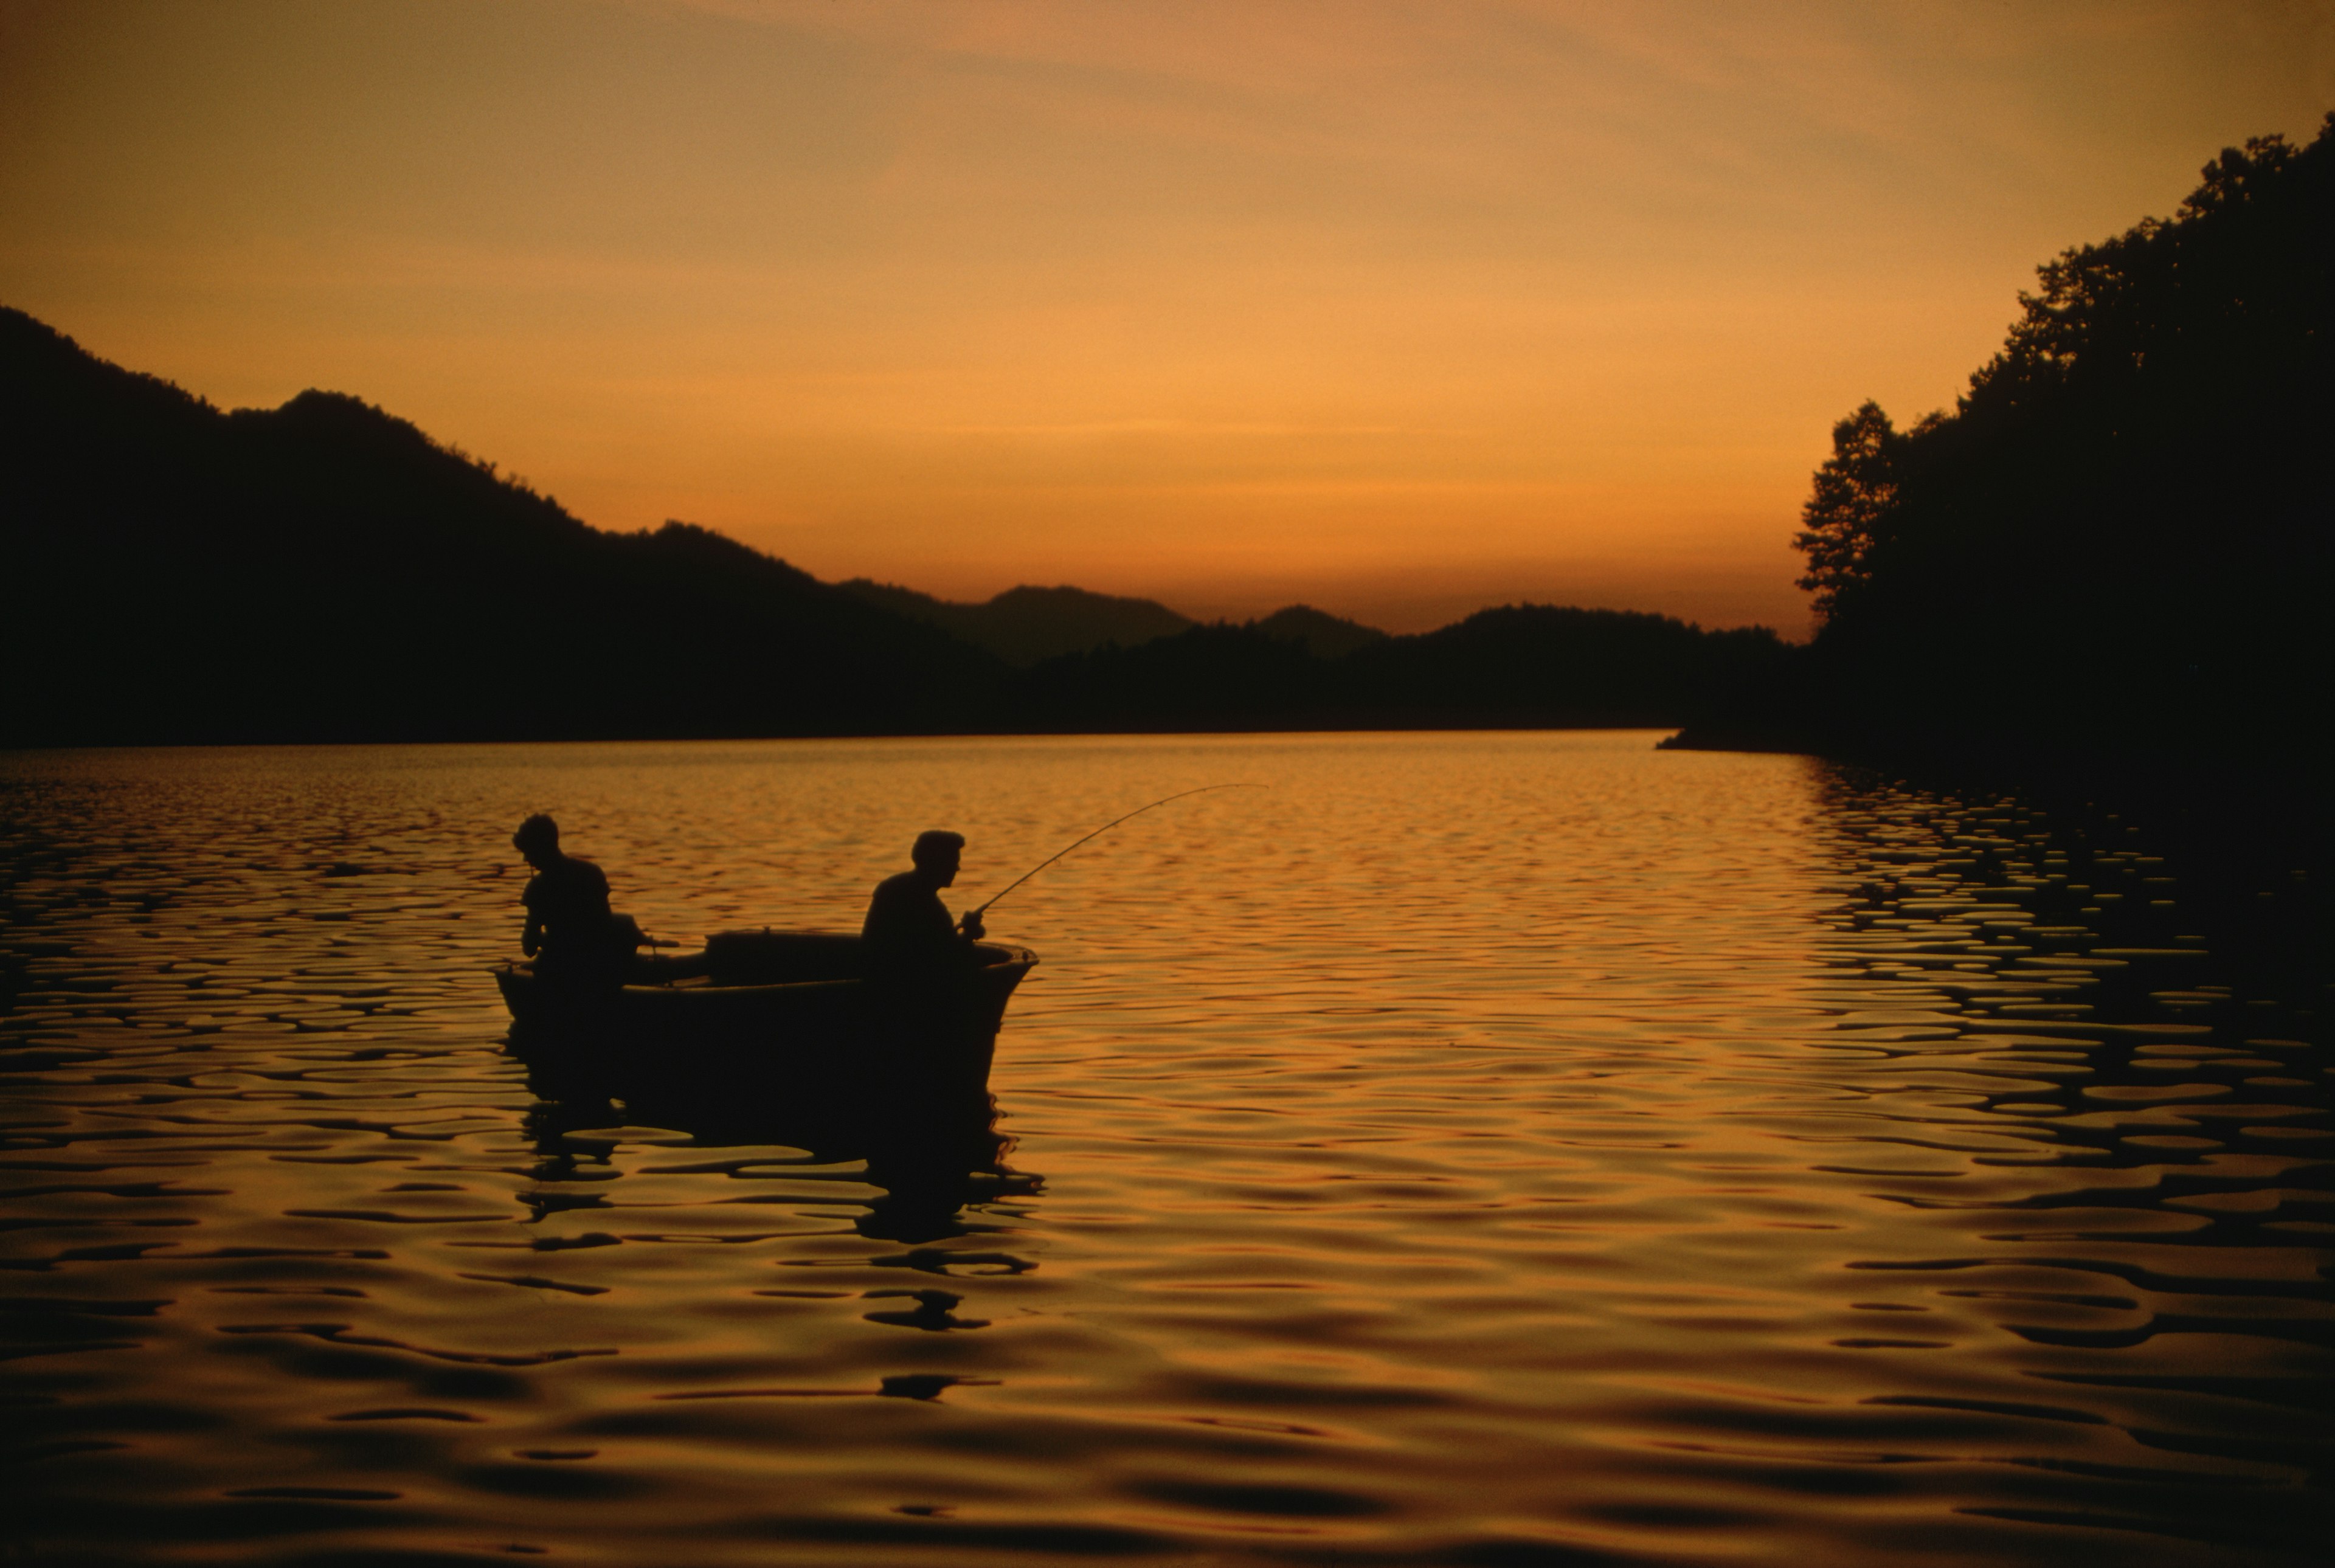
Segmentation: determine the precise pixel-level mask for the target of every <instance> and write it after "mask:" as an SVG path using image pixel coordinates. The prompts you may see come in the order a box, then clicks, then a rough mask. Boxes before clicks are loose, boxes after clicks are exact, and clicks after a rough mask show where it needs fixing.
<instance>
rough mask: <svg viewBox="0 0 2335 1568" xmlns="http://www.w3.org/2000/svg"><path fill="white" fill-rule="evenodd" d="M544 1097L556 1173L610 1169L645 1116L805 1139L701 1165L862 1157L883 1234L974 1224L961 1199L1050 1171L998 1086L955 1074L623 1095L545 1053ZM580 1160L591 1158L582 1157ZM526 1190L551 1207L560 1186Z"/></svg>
mask: <svg viewBox="0 0 2335 1568" xmlns="http://www.w3.org/2000/svg"><path fill="white" fill-rule="evenodd" d="M526 1071H527V1084H528V1090H529V1092H531V1093H533V1094H534V1095H535V1096H536V1097H537V1103H536V1104H535V1105H534V1106H533V1107H531V1108H529V1109H528V1113H527V1127H528V1132H529V1134H530V1136H531V1137H533V1139H534V1143H535V1148H536V1152H537V1154H538V1156H539V1157H540V1159H539V1163H538V1165H537V1166H536V1177H537V1179H538V1181H539V1182H542V1183H544V1184H547V1185H550V1184H557V1183H562V1182H576V1181H587V1182H588V1181H595V1180H601V1179H605V1177H606V1172H605V1170H603V1169H601V1168H599V1167H600V1166H605V1165H606V1153H607V1151H608V1150H609V1149H611V1148H612V1147H615V1144H617V1143H619V1142H621V1141H622V1137H623V1135H622V1133H612V1132H610V1131H608V1130H607V1129H611V1128H642V1127H645V1128H649V1129H652V1130H653V1131H654V1132H655V1133H677V1134H680V1135H682V1136H683V1137H686V1138H687V1139H688V1140H689V1141H690V1142H691V1143H692V1144H693V1145H694V1146H696V1147H702V1148H708V1149H720V1148H736V1147H750V1148H757V1149H770V1148H779V1149H789V1148H790V1149H796V1150H799V1151H801V1152H800V1154H799V1156H797V1157H795V1158H793V1159H791V1160H789V1159H785V1158H779V1159H772V1158H770V1157H767V1156H760V1155H758V1156H755V1157H750V1158H748V1159H746V1160H744V1161H740V1162H732V1163H727V1164H725V1163H722V1162H721V1161H715V1162H713V1163H711V1164H706V1165H703V1166H700V1167H698V1173H697V1174H706V1175H712V1174H715V1173H721V1174H727V1175H732V1176H734V1175H738V1174H740V1173H741V1172H742V1171H746V1170H749V1169H763V1170H766V1171H778V1170H781V1169H783V1168H784V1167H785V1166H789V1165H795V1166H801V1167H802V1168H804V1169H806V1170H809V1169H817V1168H822V1167H835V1166H855V1165H856V1166H858V1167H859V1174H858V1176H857V1181H859V1182H861V1183H864V1184H865V1185H866V1186H871V1187H874V1188H876V1189H877V1196H874V1197H872V1198H869V1199H868V1200H867V1204H866V1209H865V1212H864V1213H863V1214H862V1215H860V1216H859V1217H858V1218H857V1220H855V1221H854V1222H853V1224H854V1227H855V1228H856V1229H857V1231H858V1233H859V1234H861V1235H864V1236H867V1237H870V1238H873V1239H877V1240H882V1241H898V1242H917V1243H924V1242H935V1241H941V1240H945V1239H946V1238H949V1237H954V1236H962V1235H965V1234H971V1232H970V1230H969V1227H968V1225H967V1224H966V1223H965V1222H964V1219H963V1217H962V1215H961V1213H960V1211H962V1210H963V1209H964V1206H965V1205H967V1204H970V1203H975V1202H982V1201H988V1200H993V1199H997V1198H1002V1197H1012V1198H1015V1199H1026V1198H1030V1197H1033V1196H1035V1195H1036V1194H1037V1193H1038V1191H1039V1190H1040V1187H1041V1186H1042V1178H1040V1177H1038V1176H1032V1175H1029V1174H1027V1173H1024V1172H1021V1171H1017V1170H1015V1169H1013V1168H1012V1166H1009V1165H1008V1164H1007V1163H1006V1157H1007V1156H1008V1155H1010V1154H1012V1150H1013V1139H1012V1137H1010V1136H1009V1135H1007V1134H1005V1133H1003V1132H1002V1131H1000V1130H999V1128H998V1119H999V1112H998V1108H997V1101H996V1099H995V1097H993V1096H992V1095H991V1094H989V1093H988V1092H987V1091H986V1090H983V1089H974V1090H968V1089H963V1088H961V1087H956V1086H951V1085H947V1084H942V1085H938V1086H936V1087H934V1088H932V1089H925V1090H916V1089H902V1088H899V1087H897V1086H887V1087H883V1088H874V1089H871V1088H867V1087H864V1086H855V1087H853V1088H852V1089H848V1090H845V1091H838V1090H836V1089H832V1088H827V1089H821V1090H819V1091H815V1092H810V1093H805V1092H804V1091H802V1090H801V1089H777V1090H773V1089H762V1090H761V1091H760V1092H747V1093H740V1092H738V1091H737V1090H736V1089H732V1088H729V1087H727V1086H723V1087H698V1088H695V1089H693V1088H692V1087H691V1086H689V1085H687V1084H674V1085H671V1086H668V1087H667V1088H666V1089H664V1091H662V1092H652V1093H638V1092H636V1093H635V1095H634V1096H633V1097H632V1098H631V1099H626V1100H625V1101H623V1102H622V1104H621V1105H620V1104H619V1103H618V1102H617V1101H616V1100H615V1099H614V1098H612V1097H611V1096H609V1095H608V1094H606V1092H603V1089H604V1086H601V1085H598V1084H596V1083H594V1082H593V1081H592V1079H591V1078H590V1076H589V1075H588V1074H578V1073H576V1072H575V1071H574V1070H571V1069H566V1068H564V1067H563V1064H561V1063H559V1062H558V1061H557V1059H556V1057H552V1058H549V1059H548V1060H547V1058H546V1056H545V1055H544V1054H542V1053H538V1054H537V1057H536V1060H533V1061H532V1062H530V1063H528V1066H527V1069H526ZM579 1162H580V1163H579ZM526 1201H528V1202H529V1203H530V1204H539V1205H544V1207H546V1208H548V1207H550V1206H553V1205H557V1203H558V1202H559V1199H558V1197H557V1195H556V1194H544V1195H529V1196H528V1198H527V1200H526Z"/></svg>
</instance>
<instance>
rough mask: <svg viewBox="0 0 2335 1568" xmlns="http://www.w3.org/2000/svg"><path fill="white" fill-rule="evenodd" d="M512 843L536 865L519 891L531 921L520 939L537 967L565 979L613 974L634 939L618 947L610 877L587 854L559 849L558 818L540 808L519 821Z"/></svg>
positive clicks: (523, 949)
mask: <svg viewBox="0 0 2335 1568" xmlns="http://www.w3.org/2000/svg"><path fill="white" fill-rule="evenodd" d="M511 844H512V846H513V847H515V848H517V849H518V852H519V853H520V854H521V855H522V856H524V857H526V858H527V863H528V866H532V867H533V868H534V870H535V875H534V876H530V877H528V882H527V890H526V891H525V892H523V893H521V894H520V895H519V903H520V904H522V905H525V906H526V909H527V927H526V929H525V930H524V931H523V932H522V933H521V934H520V935H519V943H518V944H519V948H520V951H522V952H524V953H526V954H527V955H528V957H529V958H532V959H534V960H535V961H536V964H535V972H536V973H538V974H539V975H542V976H544V977H545V978H546V979H561V980H576V979H585V978H596V977H606V976H609V975H613V974H615V973H616V971H617V969H618V967H619V965H620V963H621V962H622V960H623V958H624V957H625V955H627V954H628V953H629V952H630V945H629V944H626V945H625V950H624V952H622V953H620V952H619V951H618V933H617V930H616V916H615V915H614V914H612V913H611V912H610V911H609V908H608V878H607V877H606V876H605V875H604V874H603V873H602V872H601V870H600V868H599V867H598V866H595V865H593V864H592V863H591V862H590V861H589V860H578V859H577V858H576V857H574V856H573V855H567V854H563V853H561V851H560V848H559V824H558V823H557V822H554V821H553V820H552V819H551V818H548V817H546V816H543V815H542V814H540V813H538V814H537V815H536V816H533V817H530V818H528V819H527V820H526V821H524V822H522V823H520V824H519V825H518V832H516V833H514V834H512V835H511Z"/></svg>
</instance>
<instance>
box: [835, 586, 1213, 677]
mask: <svg viewBox="0 0 2335 1568" xmlns="http://www.w3.org/2000/svg"><path fill="white" fill-rule="evenodd" d="M839 586H841V588H842V590H843V591H844V592H845V593H847V594H852V595H857V597H859V598H861V599H864V600H866V601H867V603H868V604H871V605H881V606H882V607H883V608H885V609H887V610H889V611H891V612H892V613H893V614H895V615H905V616H906V617H908V618H909V619H910V620H915V621H922V622H925V624H928V625H934V626H938V627H939V628H941V629H942V630H943V631H945V632H946V633H948V634H950V635H951V636H954V637H957V638H960V639H962V640H963V641H964V642H967V643H970V644H973V645H974V647H976V648H985V649H987V650H988V651H989V652H990V653H994V654H996V655H997V656H998V657H999V658H1001V659H1003V660H1004V661H1005V663H1008V664H1011V665H1012V666H1013V667H1014V668H1016V669H1027V668H1029V667H1030V666H1031V665H1032V664H1035V663H1038V662H1039V661H1040V660H1042V659H1051V658H1053V657H1055V656H1057V655H1058V654H1062V653H1084V652H1085V651H1086V650H1088V649H1089V648H1100V647H1102V646H1103V645H1104V644H1110V643H1116V644H1119V646H1120V647H1122V648H1131V647H1134V646H1135V645H1136V644H1138V643H1148V642H1150V641H1152V640H1153V639H1155V638H1158V637H1172V636H1174V635H1175V634H1177V633H1178V632H1180V631H1183V630H1184V629H1185V628H1186V627H1187V626H1189V625H1191V624H1192V622H1191V619H1190V617H1188V616H1186V615H1177V613H1176V612H1175V611H1173V610H1171V609H1169V608H1168V606H1167V605H1162V604H1158V603H1157V602H1156V601H1153V600H1150V599H1127V598H1119V597H1116V596H1114V595H1109V594H1090V593H1089V592H1087V590H1085V589H1084V588H1071V587H1056V588H1032V587H1027V586H1024V587H1019V588H1008V589H1006V590H1005V592H1003V593H1002V594H1000V595H997V596H996V597H995V598H993V599H991V600H989V601H987V602H986V603H983V604H979V605H966V604H959V603H954V602H952V601H950V600H947V599H936V598H935V597H933V596H932V595H930V594H920V593H918V592H916V590H915V589H914V588H902V587H896V586H893V585H892V584H889V583H877V582H872V581H870V580H869V579H867V578H866V577H854V578H852V579H851V580H850V581H848V582H846V583H843V584H841V585H839Z"/></svg>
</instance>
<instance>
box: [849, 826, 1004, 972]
mask: <svg viewBox="0 0 2335 1568" xmlns="http://www.w3.org/2000/svg"><path fill="white" fill-rule="evenodd" d="M963 855H964V835H963V834H962V833H949V832H945V831H942V830H940V829H937V828H935V830H934V831H932V832H930V833H924V834H919V835H918V836H917V837H916V847H914V848H912V849H910V850H909V851H908V858H909V860H910V861H911V862H913V865H912V866H911V867H910V869H908V870H906V871H903V872H901V873H900V874H899V875H898V876H887V877H886V878H885V879H884V881H883V882H882V883H881V884H880V885H878V886H877V889H876V896H875V897H874V898H872V899H870V900H868V903H867V923H866V924H863V925H862V926H861V927H860V928H859V935H860V939H861V940H862V941H864V942H865V943H866V944H867V967H868V972H869V973H872V974H880V975H886V976H900V975H904V974H911V973H919V972H925V973H930V972H933V971H936V970H947V969H954V968H962V967H964V966H965V965H967V964H969V963H971V962H972V959H973V944H974V943H976V942H978V941H980V940H981V938H982V936H983V929H982V924H981V915H980V914H979V912H977V911H976V912H974V913H970V914H968V915H965V917H964V924H963V927H962V929H960V927H959V925H958V923H957V922H955V921H953V920H951V919H950V918H949V912H948V905H945V904H943V903H942V902H941V891H940V890H941V889H942V888H944V887H946V886H948V885H949V884H950V883H952V882H954V881H955V880H956V873H957V863H958V860H959V858H960V857H962V856H963Z"/></svg>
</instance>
